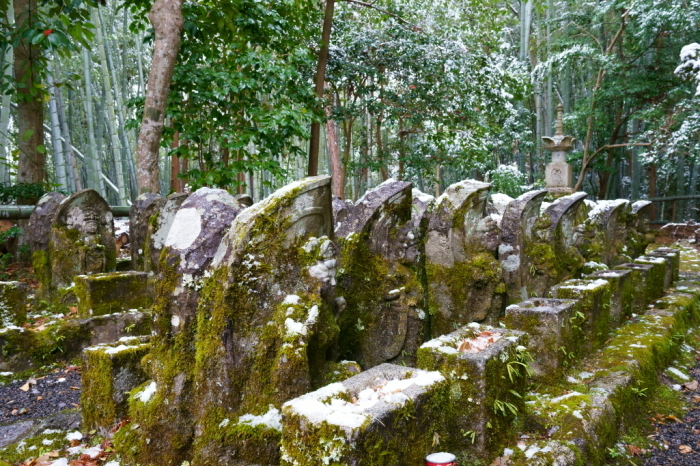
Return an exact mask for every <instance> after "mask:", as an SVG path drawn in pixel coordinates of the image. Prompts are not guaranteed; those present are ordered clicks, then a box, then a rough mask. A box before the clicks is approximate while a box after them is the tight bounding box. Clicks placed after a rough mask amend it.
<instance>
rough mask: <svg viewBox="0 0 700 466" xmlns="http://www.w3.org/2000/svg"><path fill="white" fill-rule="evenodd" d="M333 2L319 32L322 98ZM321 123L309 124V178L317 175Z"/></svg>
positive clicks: (328, 2)
mask: <svg viewBox="0 0 700 466" xmlns="http://www.w3.org/2000/svg"><path fill="white" fill-rule="evenodd" d="M334 7H335V0H326V11H325V13H324V17H323V31H322V32H321V48H320V49H319V51H318V66H317V67H316V77H315V79H314V82H315V84H316V97H318V98H319V99H321V98H323V85H324V83H325V82H326V65H327V64H328V46H329V45H330V42H331V27H332V26H333V8H334ZM320 143H321V123H320V122H318V121H315V122H313V123H311V139H310V140H309V169H308V175H309V176H316V175H318V150H319V148H320V147H321V144H320Z"/></svg>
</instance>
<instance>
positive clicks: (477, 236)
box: [425, 180, 505, 336]
mask: <svg viewBox="0 0 700 466" xmlns="http://www.w3.org/2000/svg"><path fill="white" fill-rule="evenodd" d="M490 188H491V185H490V184H488V183H482V182H479V181H472V180H467V181H462V182H460V183H455V184H453V185H452V186H450V187H449V188H447V189H446V190H445V193H444V194H443V195H442V196H440V197H439V198H438V199H437V200H436V201H435V207H434V210H433V213H432V215H431V217H430V223H429V226H428V232H427V238H426V241H425V254H426V271H427V280H428V286H429V300H430V313H431V315H432V317H433V318H432V320H431V328H432V334H433V336H439V335H444V334H446V333H450V332H452V331H453V330H454V328H455V327H454V326H455V325H457V326H463V325H465V324H467V323H469V322H474V321H483V320H484V319H488V318H491V319H494V318H496V317H497V316H498V315H499V314H500V312H501V307H502V304H503V299H502V294H504V293H505V285H504V284H503V282H502V279H501V264H500V263H499V262H498V260H497V259H496V257H495V250H493V251H492V250H490V249H489V247H488V246H489V245H490V241H487V240H490V239H491V234H490V233H491V232H493V231H498V226H497V225H496V224H495V222H494V220H493V219H492V218H491V217H486V215H485V208H486V201H487V197H488V192H489V189H490ZM499 236H500V234H499ZM485 243H489V244H485ZM492 246H494V247H495V246H497V244H493V245H492Z"/></svg>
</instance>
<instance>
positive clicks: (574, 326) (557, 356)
mask: <svg viewBox="0 0 700 466" xmlns="http://www.w3.org/2000/svg"><path fill="white" fill-rule="evenodd" d="M583 320H584V319H583V318H582V316H579V315H576V301H574V300H562V299H553V298H533V299H530V300H527V301H523V302H522V303H520V304H511V305H510V306H508V307H507V308H506V316H505V319H504V323H505V325H506V327H507V328H510V329H516V330H521V331H523V332H525V333H527V334H528V336H529V338H528V350H529V352H530V353H531V354H532V358H533V361H532V364H531V365H532V368H533V370H534V372H535V375H536V376H537V377H538V378H539V379H542V380H545V381H553V380H557V379H558V378H559V377H561V374H562V372H563V370H564V369H565V368H566V367H568V366H569V365H571V364H572V363H573V362H575V361H577V360H578V359H579V357H580V355H581V353H582V351H583V331H582V329H581V325H580V324H581V323H582V322H583Z"/></svg>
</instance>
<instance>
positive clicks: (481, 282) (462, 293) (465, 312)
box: [426, 252, 505, 337]
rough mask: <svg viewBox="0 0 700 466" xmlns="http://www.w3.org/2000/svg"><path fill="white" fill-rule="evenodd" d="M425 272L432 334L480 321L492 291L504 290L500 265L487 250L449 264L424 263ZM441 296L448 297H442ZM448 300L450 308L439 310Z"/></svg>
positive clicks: (487, 311)
mask: <svg viewBox="0 0 700 466" xmlns="http://www.w3.org/2000/svg"><path fill="white" fill-rule="evenodd" d="M426 272H427V277H428V282H429V283H430V287H431V291H430V295H429V306H428V309H429V313H430V315H431V332H432V335H433V336H434V337H437V336H440V335H445V334H447V333H450V332H451V331H453V330H454V329H455V328H456V327H461V326H463V325H466V324H468V323H469V322H473V321H475V320H482V319H483V318H484V315H482V314H485V315H488V313H489V311H490V310H491V309H490V308H491V305H492V299H493V296H494V294H497V293H500V292H501V291H500V290H504V289H505V287H504V285H503V282H502V279H501V264H500V262H499V261H498V260H496V259H495V258H494V257H493V255H492V254H491V253H489V252H477V253H475V254H473V255H471V256H470V258H469V259H468V260H466V261H464V262H456V263H454V264H453V266H452V267H444V266H440V265H437V264H426ZM444 295H447V296H448V297H449V299H448V300H445V299H444V298H443V296H444ZM448 302H449V303H450V308H449V309H443V307H444V306H445V305H446V303H448ZM494 317H495V316H494Z"/></svg>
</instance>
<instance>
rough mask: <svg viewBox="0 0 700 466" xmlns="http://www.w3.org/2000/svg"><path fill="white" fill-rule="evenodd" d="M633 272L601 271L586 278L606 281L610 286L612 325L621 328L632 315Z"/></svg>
mask: <svg viewBox="0 0 700 466" xmlns="http://www.w3.org/2000/svg"><path fill="white" fill-rule="evenodd" d="M633 273H634V272H632V270H599V271H597V272H593V273H592V274H590V275H586V276H585V277H586V278H592V279H602V280H606V281H607V282H608V283H609V284H610V323H611V324H612V326H614V327H619V326H620V325H621V324H622V322H623V321H624V320H625V319H626V318H628V317H630V316H631V315H632V304H633V303H634V294H635V293H634V283H633V282H632V275H633Z"/></svg>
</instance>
